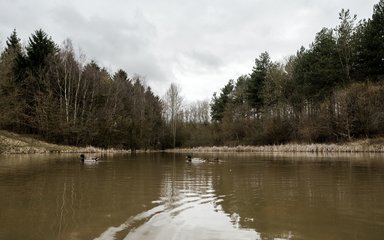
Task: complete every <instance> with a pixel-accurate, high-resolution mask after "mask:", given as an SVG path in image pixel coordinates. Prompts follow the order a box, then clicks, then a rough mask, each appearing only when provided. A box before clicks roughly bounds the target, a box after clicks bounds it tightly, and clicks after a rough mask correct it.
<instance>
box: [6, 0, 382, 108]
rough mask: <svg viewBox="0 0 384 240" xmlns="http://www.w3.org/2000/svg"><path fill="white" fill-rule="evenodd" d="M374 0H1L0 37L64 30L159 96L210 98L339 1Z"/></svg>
mask: <svg viewBox="0 0 384 240" xmlns="http://www.w3.org/2000/svg"><path fill="white" fill-rule="evenodd" d="M377 2H378V1H377V0H367V1H360V0H349V1H347V0H325V1H317V0H292V1H286V0H275V1H266V0H239V1H230V0H211V1H206V0H194V1H181V0H162V1H153V0H140V1H134V0H111V1H97V0H83V1H77V0H67V1H59V0H49V1H48V0H34V1H23V0H12V1H10V0H5V1H0V40H1V41H2V42H3V44H4V42H5V38H6V37H7V36H9V35H10V33H11V32H12V30H13V28H16V29H17V32H18V34H19V36H20V38H21V39H23V40H24V42H26V41H27V40H28V37H29V36H30V34H31V33H33V32H34V31H35V30H36V29H38V28H42V29H43V30H45V31H46V32H47V33H48V34H49V35H51V36H52V38H53V40H54V41H56V42H57V43H59V44H60V43H61V42H62V41H63V40H65V39H66V38H70V39H71V40H72V41H73V44H74V46H75V48H76V47H77V48H81V49H82V52H84V53H85V54H86V55H87V57H88V59H94V60H96V62H98V63H99V64H100V65H101V66H104V67H106V68H107V69H110V71H112V72H113V71H116V70H117V69H119V68H122V69H124V70H125V71H127V72H128V73H129V74H131V75H133V74H135V73H137V74H140V75H142V76H145V78H146V81H147V83H148V84H149V85H150V86H151V87H152V89H153V90H154V91H155V92H156V93H157V94H159V95H160V96H161V95H163V93H165V91H166V89H167V88H168V87H169V84H170V83H171V82H176V83H178V84H179V85H181V86H182V88H183V89H184V91H185V93H188V96H186V99H189V100H191V101H192V100H197V99H199V98H200V99H201V98H211V96H212V93H213V92H214V91H219V90H220V88H221V87H223V86H224V84H225V83H226V82H228V80H229V79H236V78H237V77H238V76H239V75H241V74H247V73H249V72H250V71H251V69H252V67H253V65H254V59H255V58H256V57H258V56H259V55H260V53H261V52H264V51H268V52H269V53H270V55H271V57H272V59H273V60H282V59H284V58H285V57H286V56H288V55H290V54H294V53H295V52H296V50H298V49H299V48H300V46H302V45H303V46H305V47H307V46H308V45H309V44H310V43H311V42H312V41H313V39H314V37H315V34H316V32H318V31H320V30H321V28H322V27H335V26H336V25H337V23H338V12H339V11H340V10H341V8H346V9H348V8H350V9H351V13H352V14H355V13H357V14H358V18H359V19H361V18H367V17H370V15H371V14H372V7H373V5H374V4H376V3H377Z"/></svg>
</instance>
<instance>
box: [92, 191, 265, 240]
mask: <svg viewBox="0 0 384 240" xmlns="http://www.w3.org/2000/svg"><path fill="white" fill-rule="evenodd" d="M221 201H222V198H219V197H218V196H216V195H214V193H213V191H210V192H205V193H204V194H202V193H201V194H198V193H194V192H183V193H181V195H178V196H177V198H176V199H175V198H173V199H168V201H165V199H164V200H158V201H153V202H154V203H160V204H161V205H158V206H156V207H154V208H152V209H150V210H148V211H145V212H142V213H140V214H138V215H136V216H134V217H130V218H129V219H128V220H127V221H126V222H124V223H122V224H121V225H119V226H117V227H110V228H108V229H107V230H106V231H104V232H103V233H102V234H101V235H100V236H99V237H98V238H96V239H95V240H112V239H115V237H116V235H117V234H118V233H119V232H122V231H124V230H128V234H127V236H126V237H125V238H124V240H133V239H134V240H136V239H142V240H146V239H148V240H149V239H150V240H162V239H167V240H168V239H177V240H187V239H196V240H198V239H218V240H220V239H261V238H260V235H259V234H258V233H257V232H256V231H254V230H249V229H242V228H241V227H240V226H239V219H240V216H239V215H238V214H237V213H233V214H231V215H230V214H226V213H225V212H224V211H223V210H222V208H221V207H220V205H219V203H220V202H221Z"/></svg>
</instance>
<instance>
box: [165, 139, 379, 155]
mask: <svg viewBox="0 0 384 240" xmlns="http://www.w3.org/2000/svg"><path fill="white" fill-rule="evenodd" d="M166 152H182V153H191V152H195V153H220V152H271V153H273V152H291V153H298V152H313V153H359V152H372V153H373V152H375V153H383V152H384V145H383V144H370V143H369V142H367V141H366V142H364V141H360V142H354V143H346V144H284V145H266V146H242V145H240V146H235V147H228V146H221V147H219V146H213V147H194V148H177V149H168V150H166Z"/></svg>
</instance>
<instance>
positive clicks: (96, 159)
mask: <svg viewBox="0 0 384 240" xmlns="http://www.w3.org/2000/svg"><path fill="white" fill-rule="evenodd" d="M98 160H99V158H98V157H85V156H84V154H81V155H80V161H82V162H89V163H91V162H97V161H98Z"/></svg>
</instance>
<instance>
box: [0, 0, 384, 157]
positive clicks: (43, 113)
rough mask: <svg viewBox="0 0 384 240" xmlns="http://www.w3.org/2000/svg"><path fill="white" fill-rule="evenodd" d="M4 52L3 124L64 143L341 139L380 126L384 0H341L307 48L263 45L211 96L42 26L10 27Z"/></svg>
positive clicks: (383, 124)
mask: <svg viewBox="0 0 384 240" xmlns="http://www.w3.org/2000/svg"><path fill="white" fill-rule="evenodd" d="M0 53H1V56H0V129H3V130H8V131H12V132H16V133H22V134H28V135H34V136H38V137H39V138H41V139H44V140H47V141H50V142H54V143H59V144H67V145H75V146H86V145H92V146H97V147H102V148H112V147H114V148H124V149H133V150H134V149H165V148H173V147H194V146H213V145H216V146H220V145H228V146H236V145H266V144H283V143H288V142H299V143H314V142H345V141H351V140H353V139H358V138H371V137H375V136H380V135H383V134H384V108H383V107H382V103H384V0H380V1H379V3H377V4H376V5H375V6H374V7H373V14H372V17H371V18H369V19H363V20H359V21H358V20H357V17H356V16H355V15H352V14H351V13H350V11H349V10H344V9H342V10H341V11H340V14H339V24H338V25H337V26H335V27H334V28H323V29H321V30H320V31H319V32H318V33H317V34H316V36H315V38H314V40H313V42H312V43H311V44H310V46H309V47H308V48H305V47H301V48H300V49H299V50H298V51H297V52H296V54H294V55H292V56H289V57H287V58H286V60H285V61H283V62H282V61H273V60H272V59H271V58H270V56H269V53H268V52H263V53H261V54H260V56H258V57H257V58H256V59H255V65H254V67H253V69H251V72H250V73H248V74H246V73H245V74H244V75H242V76H239V77H238V78H237V79H236V80H233V79H231V80H229V81H228V83H227V84H226V85H225V86H223V88H222V89H221V90H220V92H217V93H214V94H213V96H212V99H211V101H210V102H208V101H198V102H195V103H192V104H188V105H186V104H185V103H184V101H183V97H182V95H181V92H182V91H181V89H180V87H179V86H177V85H176V84H171V86H170V87H169V89H168V91H167V92H166V94H165V96H157V95H156V94H154V92H153V91H152V89H151V88H150V87H149V86H147V85H146V83H145V81H144V79H143V78H142V77H141V76H139V75H133V76H129V75H128V73H127V72H125V71H124V70H122V69H120V70H118V71H116V72H115V73H110V72H108V71H107V70H106V69H105V68H104V67H102V66H99V65H98V64H97V63H96V61H90V62H87V61H85V58H84V56H82V55H77V54H75V52H74V49H73V45H72V42H71V40H69V39H67V40H65V41H64V42H63V44H62V45H61V46H59V45H57V44H56V43H55V42H54V41H53V40H52V38H51V37H50V36H49V35H48V34H47V33H46V32H44V31H43V30H42V29H39V30H36V31H35V32H34V33H33V34H32V35H31V36H30V37H29V41H28V43H27V44H26V46H23V45H22V44H21V40H20V39H19V38H18V36H17V31H16V30H14V31H13V32H12V33H11V35H10V36H9V37H7V40H6V42H5V46H4V47H3V49H2V50H1V52H0Z"/></svg>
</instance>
